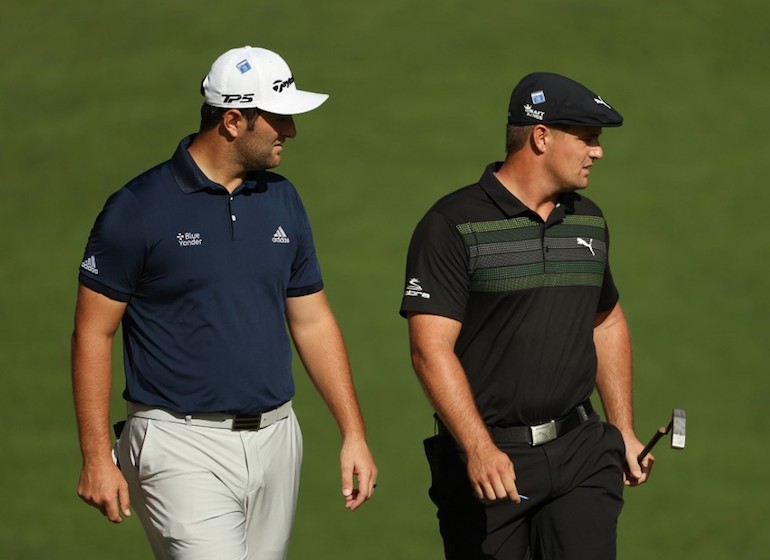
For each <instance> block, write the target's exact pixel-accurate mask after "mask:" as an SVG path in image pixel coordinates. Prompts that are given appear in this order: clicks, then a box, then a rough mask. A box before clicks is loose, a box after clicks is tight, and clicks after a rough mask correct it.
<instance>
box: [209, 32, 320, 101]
mask: <svg viewBox="0 0 770 560" xmlns="http://www.w3.org/2000/svg"><path fill="white" fill-rule="evenodd" d="M201 93H202V94H203V96H204V97H205V98H206V103H207V104H208V105H211V106H213V107H224V108H227V109H250V108H259V109H262V110H263V111H267V112H269V113H275V114H277V115H297V114H299V113H306V112H308V111H312V110H313V109H316V108H317V107H320V106H321V104H322V103H323V102H324V101H326V100H327V99H329V96H328V95H327V94H325V93H313V92H310V91H301V90H299V89H297V84H295V83H294V76H293V75H292V73H291V70H290V69H289V65H288V64H286V61H285V60H284V59H283V58H281V57H280V56H278V55H277V54H276V53H274V52H272V51H269V50H267V49H262V48H259V47H250V46H245V47H241V48H237V49H231V50H229V51H227V52H226V53H225V54H223V55H222V56H220V57H219V58H217V59H216V60H215V61H214V64H212V65H211V70H209V73H208V75H207V76H206V78H205V79H204V80H203V84H202V85H201Z"/></svg>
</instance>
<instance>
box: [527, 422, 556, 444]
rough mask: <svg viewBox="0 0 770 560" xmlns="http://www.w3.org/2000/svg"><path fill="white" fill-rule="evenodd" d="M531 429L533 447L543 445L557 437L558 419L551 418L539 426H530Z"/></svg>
mask: <svg viewBox="0 0 770 560" xmlns="http://www.w3.org/2000/svg"><path fill="white" fill-rule="evenodd" d="M529 430H530V432H532V447H534V446H536V445H542V444H543V443H547V442H549V441H551V440H554V439H556V420H551V421H550V422H546V423H545V424H539V425H537V426H530V427H529Z"/></svg>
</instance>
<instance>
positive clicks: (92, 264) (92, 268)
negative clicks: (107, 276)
mask: <svg viewBox="0 0 770 560" xmlns="http://www.w3.org/2000/svg"><path fill="white" fill-rule="evenodd" d="M80 268H82V269H83V270H87V271H88V272H93V273H94V274H99V269H98V268H96V257H94V256H93V255H91V256H90V257H88V258H87V259H86V260H84V261H83V262H82V263H80Z"/></svg>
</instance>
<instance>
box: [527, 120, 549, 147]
mask: <svg viewBox="0 0 770 560" xmlns="http://www.w3.org/2000/svg"><path fill="white" fill-rule="evenodd" d="M552 138H553V132H552V131H551V129H550V128H548V127H547V126H545V125H543V124H536V125H535V126H533V127H532V133H531V135H530V137H529V139H530V142H531V144H532V149H533V150H535V152H537V153H539V154H542V153H544V152H545V150H546V148H547V146H548V144H549V143H550V142H551V139H552Z"/></svg>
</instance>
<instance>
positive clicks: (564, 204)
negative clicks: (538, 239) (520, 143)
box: [479, 161, 580, 222]
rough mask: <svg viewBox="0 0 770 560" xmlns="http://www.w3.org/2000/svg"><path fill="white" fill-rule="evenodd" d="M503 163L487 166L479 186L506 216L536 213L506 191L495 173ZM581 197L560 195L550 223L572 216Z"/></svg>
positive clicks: (569, 194)
mask: <svg viewBox="0 0 770 560" xmlns="http://www.w3.org/2000/svg"><path fill="white" fill-rule="evenodd" d="M502 164H503V162H501V161H497V162H494V163H490V164H489V165H487V167H486V169H484V173H483V174H482V175H481V179H479V186H480V187H481V188H482V189H483V190H484V192H485V193H487V196H489V198H491V199H492V201H493V202H494V203H495V204H496V205H497V206H498V208H500V209H501V210H502V211H503V212H504V213H505V215H506V216H508V217H509V218H510V217H513V216H518V215H521V214H526V213H534V212H533V211H532V210H530V209H529V208H527V206H525V205H524V203H522V202H521V201H520V200H519V199H518V198H516V197H515V196H514V195H513V194H512V193H511V191H509V190H508V189H506V188H505V187H504V186H503V184H502V183H501V182H500V180H499V179H498V178H497V176H495V173H496V172H497V171H498V170H499V169H500V166H502ZM579 196H580V195H578V194H577V193H571V192H570V193H562V194H560V195H559V203H558V205H557V207H556V208H555V209H554V211H553V212H552V213H551V217H550V218H549V222H550V221H551V220H552V219H554V218H556V219H561V218H563V217H564V214H572V213H573V212H574V211H575V200H576V198H578V197H579Z"/></svg>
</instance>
